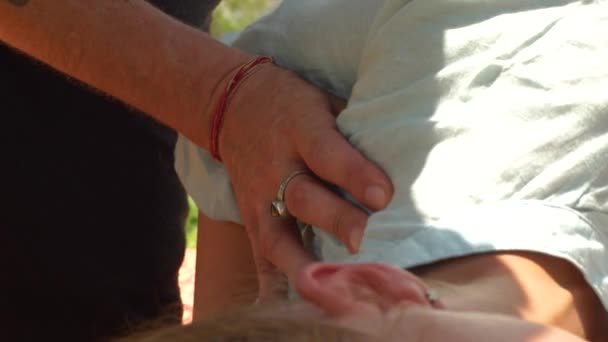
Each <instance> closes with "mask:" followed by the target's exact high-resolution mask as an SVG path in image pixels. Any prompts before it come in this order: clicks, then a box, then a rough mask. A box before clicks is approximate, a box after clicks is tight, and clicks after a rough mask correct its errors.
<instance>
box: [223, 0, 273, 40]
mask: <svg viewBox="0 0 608 342" xmlns="http://www.w3.org/2000/svg"><path fill="white" fill-rule="evenodd" d="M276 3H277V0H223V1H222V2H221V3H220V5H219V6H218V7H217V9H216V10H215V12H214V13H213V23H212V24H211V34H212V35H214V36H216V37H221V36H222V35H224V34H226V33H230V32H237V31H240V30H242V29H243V28H244V27H245V26H247V25H248V24H250V23H251V22H253V21H254V20H255V19H257V18H258V17H260V16H261V15H263V14H265V13H266V12H267V11H268V10H269V9H270V8H272V6H274V5H275V4H276Z"/></svg>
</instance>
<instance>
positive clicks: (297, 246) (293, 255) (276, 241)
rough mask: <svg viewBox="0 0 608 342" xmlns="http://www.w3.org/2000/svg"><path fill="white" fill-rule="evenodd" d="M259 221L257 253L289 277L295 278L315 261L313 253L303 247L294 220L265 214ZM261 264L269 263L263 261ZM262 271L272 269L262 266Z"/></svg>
mask: <svg viewBox="0 0 608 342" xmlns="http://www.w3.org/2000/svg"><path fill="white" fill-rule="evenodd" d="M259 222H260V226H259V231H258V234H257V244H256V247H255V250H256V251H255V253H258V255H259V256H260V258H262V259H264V260H266V261H268V262H269V263H270V264H272V265H274V266H276V268H278V269H279V270H280V271H282V272H283V273H284V274H285V275H287V277H288V278H289V279H295V277H296V276H297V274H298V272H299V271H300V270H301V269H303V268H304V267H305V266H306V265H308V264H310V263H311V262H313V261H314V257H313V255H312V254H311V253H310V252H308V251H306V250H305V249H304V248H303V247H302V243H301V240H300V233H299V230H298V229H297V227H296V225H295V222H294V221H293V220H285V219H281V218H277V217H272V216H270V215H264V216H263V217H261V218H260V220H259ZM260 266H262V267H265V266H267V264H265V263H261V264H260ZM260 271H262V272H266V273H271V272H268V271H272V269H268V268H262V269H259V270H258V272H260Z"/></svg>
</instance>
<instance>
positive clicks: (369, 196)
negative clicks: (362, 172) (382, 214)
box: [365, 185, 387, 209]
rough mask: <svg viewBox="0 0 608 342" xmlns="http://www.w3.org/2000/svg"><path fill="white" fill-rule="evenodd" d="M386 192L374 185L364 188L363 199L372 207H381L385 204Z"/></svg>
mask: <svg viewBox="0 0 608 342" xmlns="http://www.w3.org/2000/svg"><path fill="white" fill-rule="evenodd" d="M386 197H387V196H386V192H385V191H384V189H382V188H381V187H379V186H377V185H374V186H370V187H369V188H367V190H365V201H366V202H367V204H368V205H370V206H372V207H373V209H381V208H384V206H385V205H386V200H387V199H386Z"/></svg>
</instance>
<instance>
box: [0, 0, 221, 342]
mask: <svg viewBox="0 0 608 342" xmlns="http://www.w3.org/2000/svg"><path fill="white" fill-rule="evenodd" d="M150 2H152V3H153V4H155V5H156V6H158V7H159V8H160V9H162V10H163V11H165V12H167V13H168V14H171V15H173V16H175V17H177V18H179V19H181V20H183V21H185V22H187V23H189V24H191V25H193V26H198V27H202V26H203V25H204V23H205V22H206V21H205V18H206V17H207V15H208V14H209V13H210V11H211V10H212V8H213V7H214V6H215V5H216V2H217V1H216V0H211V1H205V0H152V1H150ZM0 118H1V119H0V120H1V122H2V123H1V124H0V161H1V162H0V203H1V205H0V340H3V341H36V340H61V341H92V340H97V339H100V338H103V337H106V336H113V335H116V334H121V333H124V332H125V331H126V330H127V329H130V328H132V327H134V326H136V325H138V324H139V323H141V322H142V321H145V320H156V319H159V318H163V321H164V322H173V323H175V322H178V321H179V319H180V315H181V305H180V299H179V289H178V286H177V272H178V268H179V266H180V264H181V261H182V258H183V252H184V231H183V229H184V222H185V217H186V214H187V202H186V194H185V192H184V189H183V187H182V186H181V184H180V182H179V180H178V178H177V176H176V174H175V171H174V169H173V148H174V144H175V140H176V133H175V132H174V131H172V130H171V129H169V128H167V127H165V126H163V125H161V124H159V123H157V122H155V121H153V120H152V119H149V118H148V117H146V116H145V115H144V114H143V113H138V112H136V111H134V110H131V109H129V108H127V107H126V106H124V105H123V104H121V103H119V102H118V101H115V100H112V99H110V98H108V97H106V96H103V95H100V94H99V93H96V92H94V91H91V90H89V89H87V88H85V87H83V86H81V85H80V84H78V83H77V82H76V81H74V80H69V79H67V78H66V77H64V76H62V75H59V74H58V73H56V72H54V71H52V70H50V69H49V68H47V67H45V66H43V65H41V64H40V63H37V62H35V61H32V60H31V59H29V58H28V57H25V56H23V55H20V54H19V53H17V52H15V51H14V50H12V49H10V48H8V47H6V46H4V45H0Z"/></svg>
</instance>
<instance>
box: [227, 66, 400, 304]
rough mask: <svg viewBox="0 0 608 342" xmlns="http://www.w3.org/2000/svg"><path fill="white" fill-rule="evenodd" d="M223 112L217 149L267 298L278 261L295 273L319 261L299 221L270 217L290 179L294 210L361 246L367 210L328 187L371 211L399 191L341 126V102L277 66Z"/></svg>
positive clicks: (261, 73) (289, 201)
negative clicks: (304, 172)
mask: <svg viewBox="0 0 608 342" xmlns="http://www.w3.org/2000/svg"><path fill="white" fill-rule="evenodd" d="M259 68H260V69H259V70H257V71H256V73H255V74H253V75H252V76H251V77H250V78H248V79H247V80H246V81H245V82H244V83H243V84H242V85H241V87H240V88H239V89H238V91H237V92H236V93H235V95H234V97H233V98H232V99H231V101H230V104H229V105H228V108H227V110H226V112H225V118H224V124H223V128H222V131H221V133H220V137H219V151H220V155H221V156H222V159H223V161H224V164H225V166H226V169H227V170H228V173H229V176H230V179H231V181H232V184H233V187H234V192H235V194H236V198H237V201H238V203H239V207H240V210H241V215H242V218H243V223H244V224H245V226H246V229H247V232H248V235H249V238H250V241H251V244H252V250H253V252H254V255H255V258H256V264H257V267H258V276H259V279H260V289H261V290H260V293H261V296H262V297H263V296H265V295H267V294H268V293H269V292H272V290H270V288H271V287H272V283H273V282H275V281H276V280H277V278H276V273H275V272H274V271H275V266H276V267H278V269H279V270H280V271H282V272H284V273H285V274H286V275H287V276H289V277H290V278H293V277H294V276H295V275H297V273H298V271H299V270H300V269H301V268H302V267H303V266H305V265H306V264H308V263H309V262H311V261H313V257H312V256H311V255H310V254H309V253H307V252H306V251H305V250H304V248H302V246H301V244H300V241H299V235H298V230H297V229H296V226H295V222H294V220H285V219H281V218H277V217H272V216H271V212H270V205H271V202H272V201H273V200H274V199H275V198H276V195H277V190H278V188H279V185H280V184H281V182H283V181H284V180H285V178H286V177H287V176H288V175H290V174H292V173H293V172H294V171H297V170H310V171H311V172H313V173H314V174H315V175H317V176H318V178H316V177H313V176H310V175H300V176H297V177H295V178H294V179H293V180H292V181H291V182H289V185H288V187H287V189H286V191H285V202H286V205H287V208H288V210H289V212H290V213H291V214H292V215H293V216H295V217H297V218H299V219H300V220H302V221H304V222H307V223H310V224H312V225H315V226H317V227H320V228H322V229H324V230H326V231H328V232H330V233H332V234H333V235H334V236H336V237H337V238H338V239H340V240H341V241H343V242H344V244H345V245H346V246H347V247H348V248H349V250H350V251H351V252H352V253H355V252H356V251H358V249H359V244H360V242H361V238H362V236H363V231H364V229H365V226H366V223H367V218H368V215H367V214H366V213H365V212H364V211H363V210H361V209H359V208H357V207H356V206H354V205H353V204H351V203H350V202H348V201H345V200H344V199H343V198H341V197H340V196H338V195H337V194H335V193H334V192H332V191H331V190H329V189H328V188H327V187H326V186H325V185H324V183H323V182H329V183H331V184H335V185H337V186H339V187H340V188H342V189H344V190H346V191H347V192H349V193H350V194H352V195H353V196H354V197H355V198H356V199H357V200H358V201H360V202H361V203H362V204H364V205H365V206H366V207H368V208H370V209H372V210H378V209H382V208H384V207H385V206H386V205H387V203H388V202H389V200H390V198H391V196H392V193H393V189H392V185H391V183H390V180H389V179H388V177H387V176H386V175H385V174H384V172H382V171H381V170H380V168H379V167H377V166H376V165H374V164H373V163H371V162H370V161H368V160H367V159H366V158H365V157H364V156H363V155H362V154H361V153H360V152H358V151H357V150H356V149H355V148H353V146H351V145H350V144H349V143H348V141H347V140H346V139H345V138H344V136H343V135H342V134H341V133H340V132H339V131H338V129H337V127H336V122H335V117H334V114H337V113H338V112H339V111H340V110H341V109H342V108H343V107H344V104H343V102H342V103H341V101H339V100H337V99H335V98H333V97H332V96H330V95H328V94H326V93H324V92H322V91H320V90H318V89H317V88H315V87H313V86H312V85H310V84H308V83H307V82H305V81H303V80H301V79H300V78H299V77H298V76H296V75H295V74H294V73H292V72H289V71H285V70H282V69H280V68H278V67H276V66H274V65H270V64H267V65H263V66H260V67H259Z"/></svg>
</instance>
